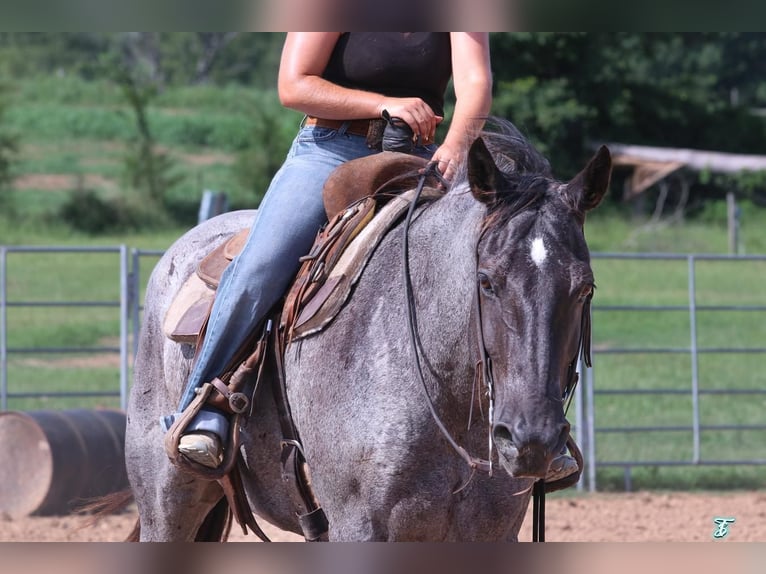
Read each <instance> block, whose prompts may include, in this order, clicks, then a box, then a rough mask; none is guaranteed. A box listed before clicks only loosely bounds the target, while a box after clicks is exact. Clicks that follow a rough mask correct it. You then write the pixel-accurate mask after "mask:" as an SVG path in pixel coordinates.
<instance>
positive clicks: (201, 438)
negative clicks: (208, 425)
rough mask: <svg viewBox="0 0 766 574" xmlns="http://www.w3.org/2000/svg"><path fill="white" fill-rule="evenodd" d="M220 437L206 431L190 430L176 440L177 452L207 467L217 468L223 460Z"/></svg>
mask: <svg viewBox="0 0 766 574" xmlns="http://www.w3.org/2000/svg"><path fill="white" fill-rule="evenodd" d="M221 442H222V441H221V439H220V437H219V436H218V435H217V434H215V433H212V432H208V431H192V432H190V433H187V434H185V435H183V436H182V437H181V439H180V441H179V442H178V452H180V453H181V454H183V455H186V457H187V458H190V459H191V460H193V461H194V462H196V463H199V464H201V465H203V466H206V467H208V468H218V465H220V464H221V461H223V446H222V445H221Z"/></svg>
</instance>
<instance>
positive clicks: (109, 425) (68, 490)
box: [0, 409, 128, 518]
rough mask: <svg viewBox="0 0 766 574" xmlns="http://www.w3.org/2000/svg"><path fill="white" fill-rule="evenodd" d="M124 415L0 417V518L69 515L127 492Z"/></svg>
mask: <svg viewBox="0 0 766 574" xmlns="http://www.w3.org/2000/svg"><path fill="white" fill-rule="evenodd" d="M125 422H126V419H125V413H123V412H121V411H117V410H86V409H75V410H64V411H29V412H17V411H11V412H4V413H0V514H2V513H5V514H7V515H9V516H10V517H12V518H16V517H22V516H27V515H30V514H38V515H52V514H69V513H70V512H72V511H73V510H77V508H78V506H81V505H82V504H83V503H84V502H86V501H88V500H89V499H93V498H96V497H99V496H103V495H105V494H109V493H112V492H118V491H120V490H124V489H125V488H127V487H128V477H127V473H126V470H125Z"/></svg>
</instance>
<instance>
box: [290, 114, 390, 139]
mask: <svg viewBox="0 0 766 574" xmlns="http://www.w3.org/2000/svg"><path fill="white" fill-rule="evenodd" d="M375 121H377V120H326V119H324V118H315V117H313V116H307V117H306V120H305V121H304V122H303V125H305V126H317V127H320V128H329V129H332V130H339V129H340V128H341V126H343V124H345V123H348V127H347V128H346V133H347V134H353V135H356V136H364V137H367V135H368V134H369V133H370V123H371V122H375Z"/></svg>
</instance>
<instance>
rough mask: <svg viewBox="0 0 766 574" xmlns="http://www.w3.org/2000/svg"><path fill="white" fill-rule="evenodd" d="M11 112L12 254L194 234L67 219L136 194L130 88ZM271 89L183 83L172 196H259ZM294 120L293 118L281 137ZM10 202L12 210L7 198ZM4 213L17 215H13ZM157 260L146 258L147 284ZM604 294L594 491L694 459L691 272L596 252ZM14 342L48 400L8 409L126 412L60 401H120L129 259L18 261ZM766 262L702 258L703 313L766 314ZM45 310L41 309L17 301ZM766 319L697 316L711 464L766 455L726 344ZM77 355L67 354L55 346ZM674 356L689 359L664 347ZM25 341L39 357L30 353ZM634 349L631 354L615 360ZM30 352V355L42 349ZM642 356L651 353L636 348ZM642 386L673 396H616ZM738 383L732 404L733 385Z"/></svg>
mask: <svg viewBox="0 0 766 574" xmlns="http://www.w3.org/2000/svg"><path fill="white" fill-rule="evenodd" d="M16 96H17V97H16V101H15V104H14V105H13V106H12V107H11V108H10V111H9V121H10V124H11V126H12V127H13V128H14V129H15V130H17V132H18V133H19V134H20V135H21V136H22V138H21V155H20V161H19V163H18V165H17V171H16V175H17V179H16V185H15V186H14V189H13V191H12V192H11V194H10V195H6V198H5V199H6V201H5V203H4V204H3V205H4V206H5V207H4V208H3V209H4V211H3V212H2V213H0V245H5V246H21V245H25V246H33V245H34V246H45V245H50V246H70V247H79V246H91V247H95V246H99V247H105V246H111V247H117V246H119V245H127V246H129V247H130V248H140V249H157V250H162V249H165V248H167V247H168V246H169V245H170V244H171V243H172V242H173V241H174V240H175V239H176V238H177V237H178V236H180V235H181V234H182V233H183V232H184V231H185V229H186V227H184V226H182V225H178V224H175V225H170V226H167V227H165V228H159V229H157V228H155V229H152V230H150V231H146V230H145V231H124V232H120V233H111V234H102V235H98V236H91V235H87V234H84V233H81V232H77V231H74V230H73V229H72V228H71V227H69V226H67V225H65V224H64V223H63V222H61V221H60V220H58V219H57V218H56V217H55V214H56V210H57V208H58V207H59V206H60V205H62V204H63V203H64V202H65V201H66V199H67V196H68V193H69V192H70V191H71V190H72V189H74V188H75V187H76V186H78V185H84V186H86V187H88V188H91V189H94V190H96V191H97V192H98V193H99V194H103V195H104V196H116V195H119V194H123V193H126V191H125V188H124V182H123V179H122V169H123V167H122V161H123V157H124V152H125V149H126V146H127V145H128V143H129V141H130V138H131V137H133V134H132V124H131V119H130V116H129V113H128V111H127V110H126V108H125V106H124V104H122V102H121V99H120V96H119V93H117V92H116V91H115V90H114V89H113V88H110V87H109V86H107V85H103V84H94V85H90V84H83V83H81V82H79V83H78V82H73V81H69V80H66V81H63V82H59V81H58V80H53V79H47V80H39V81H35V82H28V83H20V84H19V86H18V88H17V90H16ZM264 98H265V96H264V95H263V94H257V93H250V92H249V91H247V90H237V89H233V88H232V89H225V90H215V91H214V90H211V89H210V88H199V89H186V90H178V91H172V92H168V93H166V94H163V95H162V96H161V97H160V98H159V99H158V100H157V102H156V103H155V104H154V105H153V108H152V110H151V116H150V117H151V121H152V123H153V127H154V128H155V130H156V135H157V140H158V142H159V144H160V145H161V146H162V147H163V149H164V150H166V151H167V152H168V153H169V154H171V156H172V157H173V158H174V161H175V162H176V165H177V169H179V170H181V171H182V172H183V173H184V176H185V177H184V183H183V184H182V185H181V186H180V187H179V188H178V189H175V190H174V192H173V193H175V194H177V195H179V196H181V197H185V198H186V199H187V200H188V202H189V203H190V204H192V205H193V204H195V203H198V201H199V196H200V194H201V191H202V189H204V188H212V189H219V190H225V191H227V192H228V193H230V194H231V196H232V198H233V199H234V205H235V207H251V206H254V205H255V203H256V202H257V196H258V194H257V192H256V190H249V189H245V188H243V187H242V184H241V182H240V181H239V180H238V179H237V177H236V175H235V173H234V165H235V163H236V161H237V159H238V154H239V153H240V151H241V150H242V149H243V147H245V146H246V145H247V138H248V135H247V133H246V132H247V130H248V129H251V128H252V126H253V122H254V121H257V116H256V118H255V119H254V117H253V115H252V110H251V108H253V107H257V106H259V105H261V104H262V103H263V100H264ZM296 125H297V122H296V121H295V118H294V117H292V118H288V119H286V120H285V121H284V126H282V127H281V128H280V129H283V130H284V131H285V132H286V133H289V132H291V131H292V130H294V128H295V126H296ZM9 198H10V202H9V201H8V200H9ZM9 203H10V204H11V205H12V209H10V208H9V207H8V206H9ZM586 235H587V237H588V240H589V244H590V246H591V250H592V251H593V252H594V253H636V252H656V253H718V254H723V253H726V251H727V246H728V244H727V232H726V227H725V211H724V210H723V209H722V207H721V206H720V205H714V206H711V207H709V208H708V209H707V210H706V211H705V213H703V214H702V215H701V216H698V217H696V218H695V219H693V220H691V221H687V222H686V223H685V224H674V225H661V226H656V225H655V226H649V225H647V224H646V221H645V220H643V221H642V220H640V219H639V220H636V219H634V218H633V217H631V216H628V215H626V214H625V213H624V210H623V209H621V208H619V207H615V206H606V207H604V208H602V209H601V210H599V211H597V212H595V213H594V214H592V217H591V218H590V219H589V221H588V222H587V223H586ZM741 244H742V250H743V251H744V252H745V253H748V254H759V253H761V254H763V253H766V210H763V209H758V208H755V207H753V206H750V205H744V206H743V210H742V228H741ZM153 262H154V259H153V258H151V257H147V258H145V259H143V260H142V266H141V277H142V279H143V283H145V281H146V279H147V278H148V274H149V271H150V269H151V266H152V265H153ZM593 267H594V270H595V274H596V282H597V285H598V289H597V294H596V297H595V300H594V317H593V327H594V330H593V336H594V340H593V343H594V349H595V351H596V353H595V366H594V370H593V376H594V380H595V389H596V395H595V404H596V411H595V417H596V427H597V429H605V430H603V431H602V430H599V431H597V435H596V440H597V460H598V461H599V462H605V461H609V462H614V463H616V464H618V466H615V467H613V468H612V467H608V468H607V467H604V468H600V469H599V473H598V482H599V487H600V488H603V489H619V488H622V486H623V482H624V479H625V468H624V465H622V466H620V465H619V463H620V462H621V461H628V460H638V461H649V462H651V461H687V462H688V461H691V460H692V455H693V442H692V433H691V431H690V430H689V428H690V427H691V425H692V412H693V411H692V399H691V377H692V367H693V363H692V360H691V357H690V355H689V353H688V352H683V351H685V350H688V348H689V347H690V330H691V324H690V314H689V312H688V310H686V308H688V305H689V288H688V263H687V261H686V260H685V259H683V260H678V261H676V260H673V261H636V260H620V259H609V258H596V259H594V262H593ZM5 273H6V275H5V281H6V286H7V297H8V302H9V303H10V304H11V306H9V307H8V308H7V310H6V317H5V325H6V332H5V336H6V338H7V344H8V346H9V348H11V349H12V350H13V349H17V351H16V352H12V353H10V354H9V357H8V361H7V365H6V368H7V374H8V390H9V391H10V392H11V393H28V392H34V393H38V394H40V395H41V396H40V397H37V398H18V399H12V400H11V401H9V404H8V407H9V408H11V409H21V410H25V409H40V408H70V407H82V406H86V407H95V406H112V407H113V406H118V404H119V401H118V399H117V398H115V397H103V396H93V397H88V398H84V397H76V398H68V399H62V398H58V397H55V394H56V393H58V392H62V391H78V392H95V393H100V392H104V391H108V392H116V391H117V390H118V388H119V353H118V352H117V351H116V347H117V346H118V344H119V332H120V323H119V312H118V311H119V308H118V307H117V302H118V301H119V295H120V290H119V287H120V283H119V257H118V254H117V253H116V252H110V253H99V254H88V255H85V254H82V253H61V252H55V253H47V252H43V253H15V252H11V253H8V254H7V262H6V269H5ZM764 277H766V262H764V261H746V262H736V263H735V262H731V261H698V262H697V264H696V274H695V279H696V304H697V305H702V306H715V305H725V306H732V305H740V306H766V284H765V283H764ZM43 302H59V303H61V302H64V303H72V302H97V303H99V305H100V306H93V305H87V306H84V305H83V306H77V307H71V306H70V307H57V306H49V305H41V303H43ZM19 303H33V304H34V306H23V307H22V306H18V304H19ZM616 306H646V307H679V308H680V309H673V310H659V309H656V310H645V311H636V310H616V309H611V308H612V307H616ZM765 319H766V312H764V311H754V310H751V311H739V310H720V311H708V310H700V311H699V312H698V314H697V316H696V321H697V325H696V327H697V328H696V335H697V344H698V346H699V347H700V348H703V349H719V351H720V349H729V351H726V352H704V353H701V354H700V356H699V358H698V362H697V365H696V366H697V370H698V375H699V388H700V390H702V391H703V394H701V395H700V402H699V415H700V421H699V422H700V424H701V426H702V428H703V430H702V432H701V435H700V455H701V458H702V459H703V460H721V461H726V460H736V459H761V460H765V459H766V446H765V445H766V441H764V440H763V436H764V431H763V429H754V430H741V429H740V430H727V429H725V428H719V427H721V426H727V425H761V424H763V421H764V417H763V412H764V411H766V395H764V394H757V393H746V392H745V391H760V390H762V389H766V375H764V370H763V364H764V355H763V354H758V353H741V352H737V353H735V352H731V349H734V348H746V349H757V348H760V349H764V348H766V320H765ZM55 348H66V349H68V350H70V351H72V352H67V353H62V352H58V351H56V352H53V351H46V350H50V349H55ZM660 348H673V349H676V350H679V352H677V353H660V352H655V351H657V350H658V349H660ZM24 349H29V350H30V352H26V351H24V352H22V351H21V350H24ZM621 349H622V350H625V351H626V352H619V351H620V350H621ZM32 350H33V351H34V352H32ZM637 350H644V352H641V353H639V352H636V351H637ZM629 389H639V390H641V391H662V394H620V393H618V392H615V391H625V390H629ZM732 390H735V391H738V392H737V393H736V394H722V393H721V391H732ZM646 426H659V427H672V428H669V429H667V430H662V431H651V432H610V431H609V429H614V430H619V429H624V428H625V427H646ZM630 476H631V479H632V482H633V485H634V487H636V488H639V487H657V488H660V487H661V488H703V487H707V488H709V487H714V488H724V487H732V486H733V487H762V486H763V476H764V474H763V467H759V466H755V467H747V466H712V467H700V468H689V467H678V468H676V467H664V466H658V465H650V466H637V467H635V468H633V469H632V470H631V472H630Z"/></svg>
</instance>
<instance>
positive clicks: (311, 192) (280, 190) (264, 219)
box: [162, 125, 436, 437]
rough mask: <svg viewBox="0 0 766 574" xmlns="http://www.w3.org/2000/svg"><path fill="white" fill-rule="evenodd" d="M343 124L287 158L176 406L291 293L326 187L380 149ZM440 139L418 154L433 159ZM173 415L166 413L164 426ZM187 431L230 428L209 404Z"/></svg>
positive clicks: (302, 134)
mask: <svg viewBox="0 0 766 574" xmlns="http://www.w3.org/2000/svg"><path fill="white" fill-rule="evenodd" d="M345 132H346V126H345V125H344V126H342V127H341V128H340V129H338V130H334V129H329V128H323V127H317V126H304V127H301V129H300V131H299V132H298V134H297V136H296V137H295V139H294V140H293V144H292V147H291V148H290V151H289V152H288V154H287V158H286V160H285V162H284V164H283V165H282V167H281V168H280V170H279V171H278V172H277V173H276V175H275V176H274V178H273V179H272V181H271V185H269V189H268V190H267V192H266V195H265V196H264V197H263V200H262V201H261V204H260V206H259V207H258V214H257V216H256V218H255V221H254V223H253V226H252V229H251V231H250V235H249V236H248V238H247V242H246V243H245V245H244V247H243V249H242V252H241V253H240V254H239V255H238V256H237V257H236V258H235V259H234V260H233V261H232V262H231V264H230V265H229V266H228V267H227V268H226V270H225V272H224V274H223V276H222V277H221V283H220V285H219V286H218V291H217V294H216V297H215V302H214V304H213V308H212V310H211V314H210V318H209V320H208V324H207V331H206V334H205V338H204V341H203V343H202V348H201V349H200V351H199V353H198V357H197V360H196V363H195V365H194V368H193V370H192V372H191V375H190V376H189V380H188V382H187V384H186V389H185V390H184V393H183V395H182V397H181V401H180V403H179V406H178V411H179V413H180V412H183V410H184V409H185V408H186V407H188V406H189V404H190V403H191V402H192V401H193V400H194V396H195V392H194V391H195V389H196V388H197V387H200V386H202V385H203V384H204V383H205V382H207V381H210V380H212V379H213V378H215V377H217V376H220V375H221V374H222V373H223V371H224V369H225V368H226V367H227V366H228V364H229V362H230V361H231V360H232V358H233V356H234V354H235V353H236V352H237V350H238V349H239V347H240V346H241V344H242V343H243V341H244V340H245V339H246V338H247V337H248V336H249V335H250V334H251V333H252V331H253V329H254V328H255V327H256V326H258V324H259V323H260V322H261V321H262V320H263V319H264V317H265V315H266V313H268V311H269V310H270V309H271V308H272V306H273V305H274V304H275V303H276V302H277V301H278V300H279V299H280V298H281V297H282V296H283V295H284V294H285V291H286V290H287V288H288V287H289V285H290V283H291V282H292V280H293V279H294V278H295V274H296V272H297V271H298V268H299V267H300V262H299V258H300V257H302V256H303V255H306V254H307V253H308V252H309V250H310V249H311V246H312V245H313V243H314V238H315V237H316V234H317V232H318V231H319V228H320V227H321V226H322V225H323V224H324V223H325V222H326V221H327V215H326V214H325V210H324V203H323V201H322V188H323V186H324V183H325V181H326V180H327V178H328V177H329V175H330V173H331V172H332V171H333V170H334V169H335V168H336V167H338V166H339V165H341V164H343V163H344V162H346V161H348V160H351V159H356V158H360V157H364V156H368V155H371V154H373V153H375V151H374V150H371V149H369V148H368V147H367V143H366V140H365V138H364V137H362V136H358V135H354V134H347V133H345ZM434 151H436V146H433V145H432V146H424V147H419V148H417V149H416V153H417V154H418V155H421V156H423V157H425V158H427V159H430V158H431V156H432V155H433V153H434ZM174 417H175V415H171V416H170V417H163V421H162V422H163V424H164V425H165V427H166V428H168V427H169V426H170V424H172V420H173V419H174ZM188 430H190V431H201V430H205V431H210V432H214V433H216V434H217V435H219V436H221V437H225V436H226V435H227V433H228V420H227V417H226V416H224V415H223V414H222V413H221V412H220V411H218V410H217V409H214V408H212V407H204V408H203V409H202V411H200V413H199V414H198V415H197V416H196V417H195V418H194V419H193V420H192V421H191V423H190V424H189V427H188Z"/></svg>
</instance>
